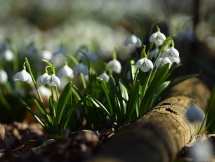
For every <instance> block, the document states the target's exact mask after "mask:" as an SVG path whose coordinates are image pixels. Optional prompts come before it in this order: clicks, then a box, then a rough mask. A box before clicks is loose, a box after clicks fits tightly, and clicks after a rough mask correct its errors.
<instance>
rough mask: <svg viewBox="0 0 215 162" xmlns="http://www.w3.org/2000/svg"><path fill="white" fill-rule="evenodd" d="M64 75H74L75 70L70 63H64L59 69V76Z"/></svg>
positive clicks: (69, 76) (70, 76) (71, 76)
mask: <svg viewBox="0 0 215 162" xmlns="http://www.w3.org/2000/svg"><path fill="white" fill-rule="evenodd" d="M63 76H65V77H68V78H70V79H72V78H73V77H74V74H73V70H72V69H71V68H70V67H69V66H68V65H64V66H63V67H62V68H60V69H59V71H58V77H59V78H61V77H63Z"/></svg>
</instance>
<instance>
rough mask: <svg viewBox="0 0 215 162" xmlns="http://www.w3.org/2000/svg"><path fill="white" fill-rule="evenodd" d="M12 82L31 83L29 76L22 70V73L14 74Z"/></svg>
mask: <svg viewBox="0 0 215 162" xmlns="http://www.w3.org/2000/svg"><path fill="white" fill-rule="evenodd" d="M13 80H14V81H23V82H27V83H31V82H32V78H31V75H30V74H29V73H28V72H27V71H26V70H22V71H20V72H18V73H16V74H15V75H14V77H13Z"/></svg>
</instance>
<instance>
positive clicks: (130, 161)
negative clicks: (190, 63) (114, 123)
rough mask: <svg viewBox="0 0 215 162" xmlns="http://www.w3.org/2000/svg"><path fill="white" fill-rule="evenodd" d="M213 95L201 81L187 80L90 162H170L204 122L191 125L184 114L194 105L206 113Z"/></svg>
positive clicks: (114, 138)
mask: <svg viewBox="0 0 215 162" xmlns="http://www.w3.org/2000/svg"><path fill="white" fill-rule="evenodd" d="M209 98H210V91H209V90H208V88H207V87H206V86H205V85H204V84H203V83H202V82H201V81H200V80H199V79H198V78H191V79H188V80H186V81H184V82H182V83H180V84H178V85H177V86H175V87H174V88H173V89H172V91H171V97H169V98H167V99H166V100H164V101H162V102H161V103H159V104H158V105H157V106H156V107H155V108H154V109H152V110H151V111H150V112H148V113H147V114H146V115H144V116H143V117H142V118H140V119H139V120H137V121H136V122H135V123H133V124H130V125H128V126H126V127H124V128H123V129H121V130H119V131H118V132H117V133H116V134H115V135H114V136H113V137H111V138H110V140H109V141H108V142H107V144H106V145H104V146H103V148H102V149H101V152H100V153H99V154H98V155H97V156H96V157H95V158H93V159H91V160H89V161H90V162H141V161H144V162H171V161H173V160H174V159H175V158H176V156H177V154H178V153H179V152H180V151H181V149H182V148H183V147H184V146H185V145H186V144H188V143H189V142H190V141H191V140H192V139H193V138H194V137H195V136H196V135H197V133H198V131H199V128H200V125H201V122H194V123H191V122H189V121H188V120H187V118H186V116H185V113H186V110H187V108H188V107H189V106H190V105H191V104H192V105H193V106H194V107H195V108H196V109H202V110H201V111H202V112H205V110H206V107H207V103H208V100H209Z"/></svg>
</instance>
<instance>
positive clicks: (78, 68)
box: [73, 63, 89, 75]
mask: <svg viewBox="0 0 215 162" xmlns="http://www.w3.org/2000/svg"><path fill="white" fill-rule="evenodd" d="M80 73H82V74H84V75H88V73H89V70H88V67H87V66H85V65H84V64H83V63H79V64H78V65H76V66H75V67H74V69H73V74H74V75H77V74H80Z"/></svg>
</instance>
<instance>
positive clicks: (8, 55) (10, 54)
mask: <svg viewBox="0 0 215 162" xmlns="http://www.w3.org/2000/svg"><path fill="white" fill-rule="evenodd" d="M2 57H3V58H4V59H5V60H6V61H12V60H13V57H14V54H13V52H12V51H11V50H9V49H7V50H5V51H4V53H3V54H2Z"/></svg>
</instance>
